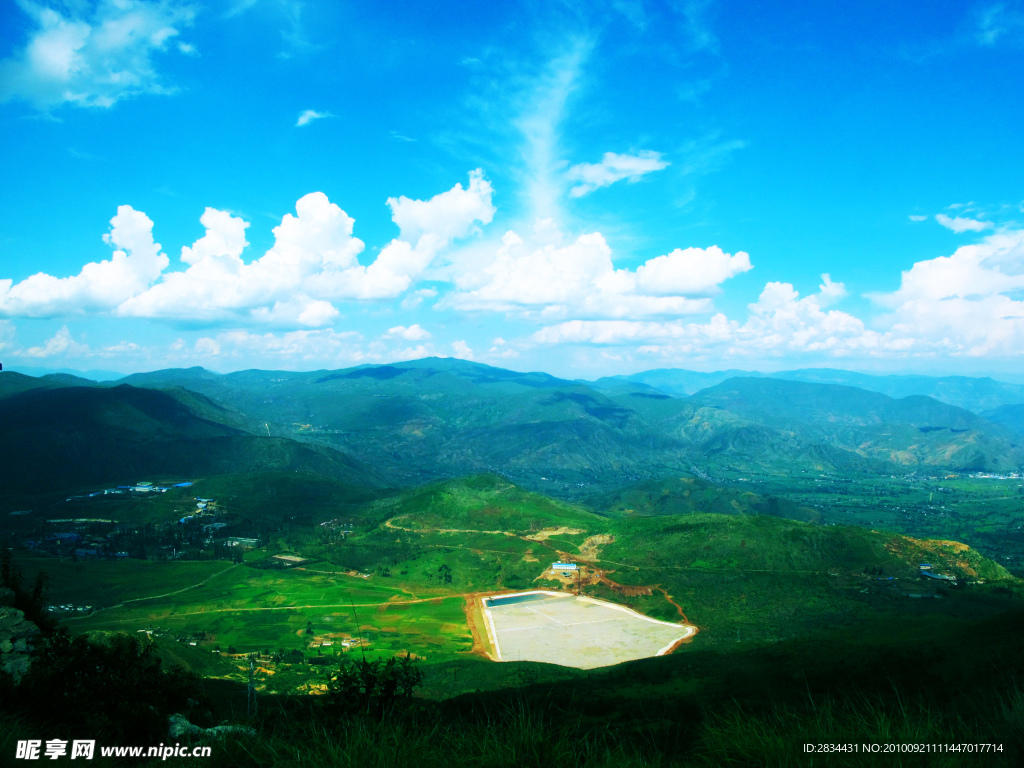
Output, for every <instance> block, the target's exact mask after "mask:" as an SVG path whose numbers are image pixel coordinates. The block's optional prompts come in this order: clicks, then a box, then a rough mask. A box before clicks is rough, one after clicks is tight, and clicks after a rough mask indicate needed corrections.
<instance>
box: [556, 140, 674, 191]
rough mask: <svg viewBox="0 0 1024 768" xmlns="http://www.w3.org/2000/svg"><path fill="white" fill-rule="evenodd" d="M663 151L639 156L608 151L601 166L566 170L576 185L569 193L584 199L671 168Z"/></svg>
mask: <svg viewBox="0 0 1024 768" xmlns="http://www.w3.org/2000/svg"><path fill="white" fill-rule="evenodd" d="M668 166H669V163H668V162H667V161H665V160H662V159H661V153H660V152H651V151H642V152H638V153H637V154H635V155H619V154H616V153H615V152H605V153H604V156H603V157H602V159H601V162H600V163H580V164H579V165H574V166H572V167H571V168H570V169H569V170H568V171H566V178H567V179H568V180H569V181H571V182H576V185H575V186H574V187H572V188H571V189H570V190H569V194H570V195H572V196H573V197H582V196H583V195H586V194H588V193H589V192H593V191H594V190H595V189H600V188H601V187H607V186H608V185H610V184H614V183H615V182H616V181H621V180H622V179H628V180H629V182H630V183H635V182H637V181H639V180H640V178H641V177H642V176H644V175H645V174H648V173H652V172H654V171H660V170H662V169H663V168H668Z"/></svg>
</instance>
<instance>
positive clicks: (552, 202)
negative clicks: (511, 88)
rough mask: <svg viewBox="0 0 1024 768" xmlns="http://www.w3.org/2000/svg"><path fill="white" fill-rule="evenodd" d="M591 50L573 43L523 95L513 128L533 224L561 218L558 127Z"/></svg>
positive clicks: (586, 41)
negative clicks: (518, 137)
mask: <svg viewBox="0 0 1024 768" xmlns="http://www.w3.org/2000/svg"><path fill="white" fill-rule="evenodd" d="M593 47H594V42H593V40H591V39H590V38H577V39H575V40H573V41H572V42H571V43H570V45H569V47H568V48H567V50H566V51H565V52H564V53H562V54H561V55H560V56H557V57H556V58H554V59H552V60H551V61H550V62H549V64H548V66H547V67H546V68H545V69H544V71H543V72H542V73H541V74H540V76H539V77H537V78H536V79H535V80H534V82H533V84H532V88H530V89H528V91H527V92H526V93H525V94H524V96H525V100H526V101H527V103H528V104H529V105H530V106H529V107H528V108H527V109H526V110H525V111H524V113H523V114H522V115H521V116H520V117H519V119H518V120H516V121H515V125H516V127H517V128H518V129H519V131H520V132H521V135H522V148H521V153H522V160H523V176H524V178H523V192H524V195H525V198H526V200H525V202H526V207H527V209H528V210H529V211H530V218H531V219H533V220H536V219H547V218H550V219H554V220H555V221H558V220H559V219H560V218H561V215H560V211H561V197H562V194H563V190H564V187H565V182H564V180H563V174H562V171H563V170H564V168H565V165H566V164H565V162H564V161H563V160H562V155H561V147H560V143H561V142H560V125H561V122H562V120H563V119H564V117H565V112H566V107H567V104H568V101H569V97H570V96H571V94H572V93H573V91H574V90H575V89H576V88H577V87H578V85H579V80H580V77H581V74H582V70H583V67H584V64H585V63H586V61H587V59H588V57H589V56H590V54H591V52H592V50H593Z"/></svg>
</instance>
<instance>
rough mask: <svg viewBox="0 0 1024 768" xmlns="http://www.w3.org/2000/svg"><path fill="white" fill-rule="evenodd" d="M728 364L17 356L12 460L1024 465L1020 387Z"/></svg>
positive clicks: (341, 467) (546, 472) (571, 476)
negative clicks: (320, 367) (288, 365)
mask: <svg viewBox="0 0 1024 768" xmlns="http://www.w3.org/2000/svg"><path fill="white" fill-rule="evenodd" d="M726 373H741V372H723V373H722V374H696V373H693V372H689V371H664V370H663V371H650V372H648V373H646V374H637V375H635V376H631V377H613V378H605V379H601V380H598V381H597V382H584V381H568V380H565V379H558V378H555V377H553V376H549V375H547V374H544V373H518V372H514V371H508V370H503V369H500V368H493V367H490V366H486V365H482V364H478V363H472V362H467V361H463V360H457V359H450V358H427V359H422V360H415V361H410V362H404V363H394V364H390V365H365V366H358V367H355V368H349V369H344V370H340V371H314V372H287V371H259V370H250V371H239V372H236V373H230V374H217V373H212V372H210V371H207V370H204V369H202V368H189V369H169V370H163V371H154V372H151V373H143V374H134V375H131V376H127V377H125V378H123V379H121V380H119V381H117V382H112V383H103V384H98V383H96V382H92V381H89V380H87V379H82V378H77V377H74V376H69V375H67V374H55V375H48V376H43V377H40V378H33V377H28V376H24V375H22V374H18V373H13V372H8V371H5V372H2V373H0V411H2V413H0V432H2V435H3V437H4V445H5V446H6V447H5V449H4V451H5V455H7V454H9V455H8V456H7V459H8V461H7V462H6V463H5V470H4V475H5V476H11V477H12V482H13V485H14V486H17V485H18V480H17V479H16V477H17V476H18V475H21V474H24V473H29V475H31V473H32V472H36V473H39V472H42V473H43V474H46V475H47V477H52V478H54V480H53V482H56V478H60V483H61V484H64V483H73V482H106V481H108V480H114V479H121V478H124V476H125V473H127V474H138V473H145V472H147V471H148V472H163V473H182V474H195V473H210V472H230V471H249V470H251V469H252V468H253V467H255V466H257V465H259V464H260V462H270V465H271V466H273V467H274V468H277V469H288V470H293V469H294V470H300V471H316V472H318V473H323V474H326V475H328V476H330V477H333V478H336V479H341V480H345V481H349V482H353V483H358V484H363V485H368V486H373V487H384V486H392V487H395V486H412V485H419V484H421V483H423V482H426V481H430V480H433V479H438V478H443V477H455V476H461V475H468V474H473V473H478V472H494V473H499V474H501V475H504V476H506V477H508V478H509V479H511V480H513V481H514V482H518V483H522V484H524V485H525V486H526V487H529V488H533V489H536V490H541V491H543V492H546V493H551V494H555V495H559V496H563V497H566V498H582V497H584V496H590V495H593V494H595V493H603V492H612V491H616V490H618V489H622V488H624V487H626V486H629V485H632V484H636V483H642V482H644V481H648V480H652V479H658V478H664V477H668V476H670V475H679V474H687V475H692V474H699V473H704V472H711V473H714V471H715V470H716V469H718V468H723V467H732V468H738V469H744V468H751V469H761V470H767V471H786V472H793V471H816V472H820V471H828V470H834V469H838V470H843V471H849V470H853V471H861V470H870V471H877V472H885V473H890V472H892V473H896V472H900V473H905V472H908V471H915V470H918V469H928V470H936V469H950V470H996V471H1011V470H1016V469H1018V468H1020V466H1021V465H1022V464H1024V449H1022V448H1021V446H1022V445H1024V436H1022V434H1021V430H1022V429H1024V423H1022V419H1021V417H1020V414H1021V412H1022V409H1024V405H1021V403H1024V388H1020V387H1017V386H1016V385H1012V384H1005V383H1003V382H997V381H994V380H992V379H971V378H967V377H945V378H937V379H933V378H928V377H921V376H911V377H872V376H865V375H863V374H848V373H846V372H843V371H830V370H823V371H798V372H793V375H794V376H797V375H799V376H801V377H803V378H804V379H806V380H804V381H797V380H793V379H790V378H783V376H782V374H776V375H772V376H757V377H754V376H732V377H728V378H724V379H722V380H720V381H717V382H715V381H713V379H714V378H715V377H717V376H719V375H722V376H724V375H725V374H726ZM810 379H818V380H814V381H812V380H810ZM822 380H827V381H822ZM837 381H858V382H861V383H863V384H865V385H870V386H871V387H873V388H874V390H873V391H872V390H869V389H868V388H867V387H866V386H865V387H854V386H849V385H847V384H843V383H836V382H837ZM699 383H702V384H704V385H705V386H703V387H701V388H700V389H699V390H697V391H695V392H694V393H693V394H692V395H689V396H687V395H686V391H687V390H688V389H692V388H694V387H696V385H697V384H699ZM882 387H886V388H888V389H889V390H890V391H891V392H894V393H896V394H898V395H900V396H899V397H893V396H890V395H888V394H884V393H882V392H879V391H877V390H878V389H879V388H882ZM1018 390H1021V393H1020V394H1019V397H1020V399H1019V400H1017V401H1016V402H1012V401H1013V399H1014V398H1015V397H1017V396H1018ZM928 393H934V394H936V395H941V396H942V398H943V399H944V401H943V400H940V399H938V398H937V397H934V396H932V395H930V394H928ZM950 400H956V401H959V402H963V403H972V404H974V406H975V408H976V409H978V410H981V411H982V413H981V414H979V413H977V412H975V411H971V410H968V409H966V408H964V407H961V406H958V405H956V404H953V403H950V402H949V401H950ZM994 404H995V405H994ZM33 467H35V468H36V469H32V468H33ZM26 476H27V475H26Z"/></svg>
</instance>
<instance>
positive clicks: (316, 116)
mask: <svg viewBox="0 0 1024 768" xmlns="http://www.w3.org/2000/svg"><path fill="white" fill-rule="evenodd" d="M325 117H334V115H332V114H331V113H330V112H317V111H316V110H315V109H307V110H304V111H303V112H302V114H300V115H299V119H298V120H297V121H296V122H295V127H296V128H300V127H302V126H303V125H309V124H310V123H311V122H313V121H314V120H320V119H322V118H325Z"/></svg>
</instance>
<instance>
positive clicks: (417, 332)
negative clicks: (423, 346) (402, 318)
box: [381, 323, 430, 341]
mask: <svg viewBox="0 0 1024 768" xmlns="http://www.w3.org/2000/svg"><path fill="white" fill-rule="evenodd" d="M381 338H384V339H405V340H406V341H423V339H429V338H430V332H429V331H427V330H426V329H424V328H421V327H420V325H419V323H413V324H412V325H410V326H409V327H408V328H406V327H405V326H404V325H396V326H395V327H394V328H389V329H388V332H387V333H385V334H384V335H383V336H382V337H381Z"/></svg>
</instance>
